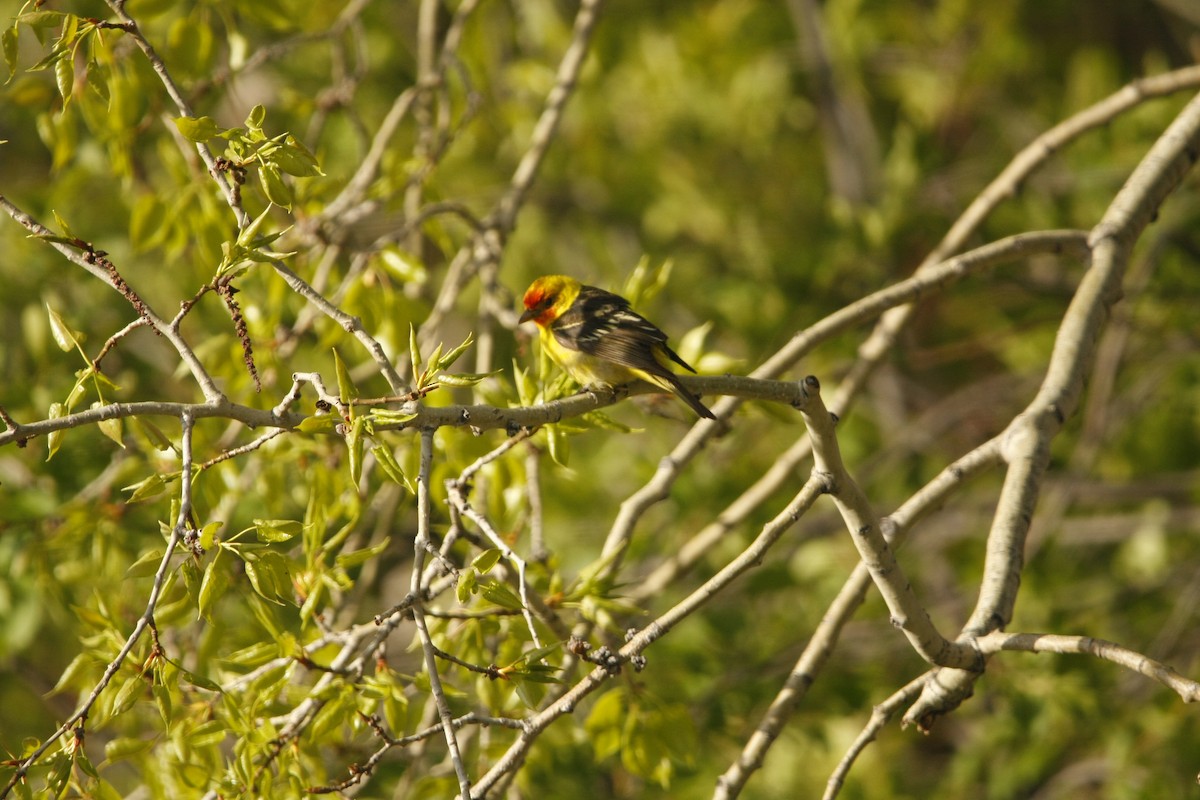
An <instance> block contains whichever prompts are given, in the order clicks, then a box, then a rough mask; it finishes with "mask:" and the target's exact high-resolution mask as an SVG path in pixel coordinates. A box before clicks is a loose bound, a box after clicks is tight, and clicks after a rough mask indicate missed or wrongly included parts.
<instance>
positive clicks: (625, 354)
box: [550, 286, 696, 375]
mask: <svg viewBox="0 0 1200 800" xmlns="http://www.w3.org/2000/svg"><path fill="white" fill-rule="evenodd" d="M550 329H551V330H552V331H553V333H554V338H555V339H557V340H558V343H559V344H561V345H562V346H563V347H566V348H569V349H572V350H580V351H582V352H584V353H587V354H588V355H592V356H596V357H597V358H602V359H604V360H606V361H612V362H614V363H616V364H620V365H622V366H625V367H631V368H633V369H640V370H643V371H645V372H648V373H650V374H651V375H671V374H673V373H672V372H671V371H670V370H669V369H667V368H666V367H665V366H663V365H662V364H661V363H660V362H659V361H658V359H656V358H655V357H654V350H655V346H656V345H657V346H658V347H661V348H662V350H663V352H664V353H665V354H666V355H667V356H668V357H669V358H670V359H671V360H672V361H674V362H675V363H676V364H678V365H679V366H681V367H683V368H684V369H686V370H687V371H688V372H695V371H696V370H694V369H692V367H691V365H689V364H688V363H687V362H686V361H684V360H683V359H682V358H680V357H679V355H678V354H676V352H675V351H674V350H672V349H671V348H670V347H668V346H667V335H666V334H665V333H663V332H662V331H661V330H659V329H658V327H657V326H655V325H654V324H653V323H652V322H650V321H649V320H647V319H646V318H645V317H643V316H642V315H641V314H638V313H637V312H636V311H634V310H633V309H632V308H631V307H630V306H629V301H628V300H626V299H625V298H624V297H621V296H620V295H616V294H613V293H612V292H606V291H604V290H603V289H597V288H596V287H594V286H584V287H582V288H581V289H580V291H579V297H578V299H577V300H576V301H575V303H574V304H573V305H572V306H571V308H570V309H569V310H568V311H567V312H566V313H564V314H563V315H562V316H561V317H559V318H558V319H557V320H555V321H554V324H553V325H551V328H550Z"/></svg>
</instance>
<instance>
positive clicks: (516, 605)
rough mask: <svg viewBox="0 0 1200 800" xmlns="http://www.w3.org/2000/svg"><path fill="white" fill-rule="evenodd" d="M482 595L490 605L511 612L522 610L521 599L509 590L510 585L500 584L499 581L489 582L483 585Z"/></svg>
mask: <svg viewBox="0 0 1200 800" xmlns="http://www.w3.org/2000/svg"><path fill="white" fill-rule="evenodd" d="M482 594H483V597H484V599H486V600H487V601H488V602H490V603H494V604H495V605H498V606H500V607H501V608H507V609H508V610H510V611H520V610H521V598H520V597H517V595H516V593H515V592H513V590H512V589H510V588H508V584H505V583H500V582H499V581H488V582H487V583H485V584H484V585H483V589H482Z"/></svg>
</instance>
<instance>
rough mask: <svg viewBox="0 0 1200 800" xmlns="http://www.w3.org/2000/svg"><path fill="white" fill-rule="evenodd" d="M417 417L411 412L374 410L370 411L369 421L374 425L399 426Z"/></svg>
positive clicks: (386, 409)
mask: <svg viewBox="0 0 1200 800" xmlns="http://www.w3.org/2000/svg"><path fill="white" fill-rule="evenodd" d="M416 418H417V415H416V414H414V413H412V412H411V411H394V410H392V409H388V408H376V409H372V411H371V421H372V422H373V423H375V424H376V425H379V424H382V425H401V424H403V423H405V422H408V421H409V420H411V419H416Z"/></svg>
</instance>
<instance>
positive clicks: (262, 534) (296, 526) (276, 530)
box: [254, 519, 304, 542]
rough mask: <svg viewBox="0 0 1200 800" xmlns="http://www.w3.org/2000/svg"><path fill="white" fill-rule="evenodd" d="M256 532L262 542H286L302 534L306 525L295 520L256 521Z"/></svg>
mask: <svg viewBox="0 0 1200 800" xmlns="http://www.w3.org/2000/svg"><path fill="white" fill-rule="evenodd" d="M254 530H255V532H256V533H257V534H258V540H259V541H260V542H286V541H288V540H289V539H291V538H292V537H294V536H295V535H296V534H298V533H300V532H302V531H303V530H304V525H303V523H301V522H299V521H297V520H294V519H256V520H254Z"/></svg>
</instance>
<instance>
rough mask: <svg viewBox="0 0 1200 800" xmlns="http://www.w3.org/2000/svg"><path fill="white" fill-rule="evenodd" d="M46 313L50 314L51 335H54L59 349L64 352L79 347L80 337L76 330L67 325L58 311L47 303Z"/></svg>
mask: <svg viewBox="0 0 1200 800" xmlns="http://www.w3.org/2000/svg"><path fill="white" fill-rule="evenodd" d="M46 313H47V314H49V316H50V335H51V336H53V337H54V343H55V344H56V345H58V349H59V350H62V351H63V352H64V353H69V352H71V351H72V350H74V349H75V348H77V347H79V338H78V336H77V335H76V334H75V331H73V330H71V327H70V326H69V325H67V323H66V322H65V321H63V318H62V317H61V316H59V314H58V312H57V311H55V310H54V309H53V308H51V307H50V304H49V303H47V304H46Z"/></svg>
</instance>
